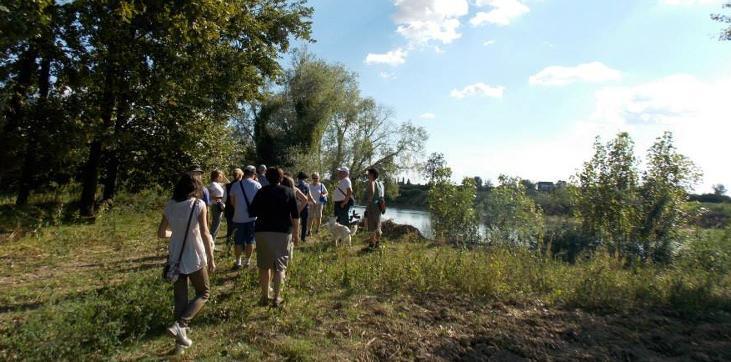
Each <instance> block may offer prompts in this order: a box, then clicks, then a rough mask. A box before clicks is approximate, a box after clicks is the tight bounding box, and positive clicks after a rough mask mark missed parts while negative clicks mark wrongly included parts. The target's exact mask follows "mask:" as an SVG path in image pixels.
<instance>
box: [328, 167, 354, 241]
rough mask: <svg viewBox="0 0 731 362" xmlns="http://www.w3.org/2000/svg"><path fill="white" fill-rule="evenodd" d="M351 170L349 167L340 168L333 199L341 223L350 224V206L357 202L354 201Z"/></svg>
mask: <svg viewBox="0 0 731 362" xmlns="http://www.w3.org/2000/svg"><path fill="white" fill-rule="evenodd" d="M349 175H350V170H348V168H347V167H340V168H338V178H339V179H340V181H338V184H337V187H336V188H335V191H333V201H334V202H335V207H334V208H335V217H337V221H338V223H339V224H341V225H344V226H348V227H349V226H350V218H349V216H348V213H350V208H351V207H352V206H353V204H354V203H355V202H354V201H353V184H352V183H351V182H350V178H349V177H348V176H349Z"/></svg>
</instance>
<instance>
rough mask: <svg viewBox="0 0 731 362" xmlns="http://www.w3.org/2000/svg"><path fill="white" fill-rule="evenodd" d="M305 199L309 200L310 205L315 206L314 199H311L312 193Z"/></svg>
mask: <svg viewBox="0 0 731 362" xmlns="http://www.w3.org/2000/svg"><path fill="white" fill-rule="evenodd" d="M307 199H309V200H310V203H311V204H312V205H315V204H317V201H315V199H314V198H313V197H312V193H309V194H307Z"/></svg>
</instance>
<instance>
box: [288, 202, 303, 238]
mask: <svg viewBox="0 0 731 362" xmlns="http://www.w3.org/2000/svg"><path fill="white" fill-rule="evenodd" d="M295 190H296V189H295ZM294 194H295V195H297V193H296V192H295V193H294ZM295 197H297V196H295ZM287 208H288V209H289V220H290V222H291V223H292V242H293V243H294V245H295V246H297V245H298V244H299V241H300V228H299V226H300V211H299V210H297V200H295V198H294V197H290V198H289V205H287Z"/></svg>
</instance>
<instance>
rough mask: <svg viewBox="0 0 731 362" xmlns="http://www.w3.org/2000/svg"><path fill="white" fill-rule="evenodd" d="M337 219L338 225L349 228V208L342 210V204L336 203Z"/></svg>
mask: <svg viewBox="0 0 731 362" xmlns="http://www.w3.org/2000/svg"><path fill="white" fill-rule="evenodd" d="M335 217H337V222H338V224H340V225H345V226H348V206H346V207H344V208H342V207H340V203H335Z"/></svg>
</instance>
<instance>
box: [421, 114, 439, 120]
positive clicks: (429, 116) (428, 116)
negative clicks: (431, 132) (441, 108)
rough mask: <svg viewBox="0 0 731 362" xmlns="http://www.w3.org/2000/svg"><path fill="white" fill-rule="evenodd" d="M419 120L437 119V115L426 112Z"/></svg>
mask: <svg viewBox="0 0 731 362" xmlns="http://www.w3.org/2000/svg"><path fill="white" fill-rule="evenodd" d="M419 118H421V119H435V118H437V115H436V114H434V113H431V112H424V113H422V114H421V115H419Z"/></svg>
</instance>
